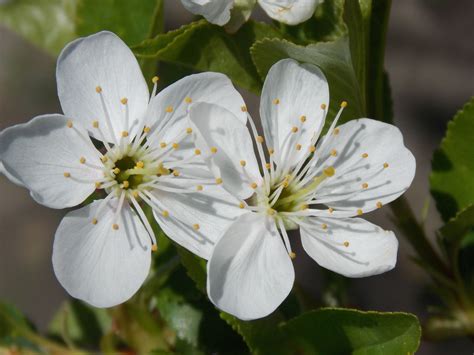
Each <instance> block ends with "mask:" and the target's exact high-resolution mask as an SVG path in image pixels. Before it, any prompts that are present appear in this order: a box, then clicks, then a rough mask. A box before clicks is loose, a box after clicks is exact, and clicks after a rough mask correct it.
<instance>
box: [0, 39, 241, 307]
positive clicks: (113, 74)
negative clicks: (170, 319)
mask: <svg viewBox="0 0 474 355" xmlns="http://www.w3.org/2000/svg"><path fill="white" fill-rule="evenodd" d="M56 74H57V84H58V94H59V99H60V102H61V106H62V109H63V111H64V115H60V114H52V115H44V116H39V117H35V118H34V119H33V120H31V121H30V122H28V123H26V124H20V125H17V126H14V127H10V128H8V129H6V130H5V131H3V132H2V133H1V135H0V156H1V160H2V164H3V165H4V169H5V175H6V176H7V177H10V178H11V179H12V181H14V182H16V183H18V184H21V185H23V186H25V187H26V188H28V189H29V190H30V191H31V195H32V196H33V198H34V199H35V200H36V201H37V202H39V203H40V204H43V205H45V206H48V207H51V208H68V207H73V206H77V205H78V204H80V203H82V202H84V200H85V199H86V198H87V197H88V196H90V195H91V194H92V193H93V192H94V191H96V190H97V191H98V193H99V194H101V195H103V196H105V198H104V199H102V200H96V201H94V202H92V203H91V204H88V205H87V206H85V207H82V208H80V209H78V210H76V211H73V212H70V213H68V214H67V215H66V216H65V217H64V219H63V220H62V222H61V224H60V226H59V228H58V230H57V232H56V235H55V240H54V247H53V266H54V271H55V273H56V276H57V278H58V280H59V281H60V283H61V284H62V285H63V286H64V288H65V289H66V290H67V291H68V292H69V293H70V294H71V295H72V296H74V297H76V298H79V299H82V300H84V301H87V302H89V303H90V304H92V305H95V306H98V307H109V306H113V305H116V304H119V303H121V302H124V301H126V300H127V299H128V298H130V297H131V296H132V295H133V294H134V293H135V292H136V291H137V289H138V288H139V287H140V285H141V284H142V283H143V281H144V280H145V278H146V277H147V275H148V272H149V266H150V261H151V253H150V251H153V250H156V241H155V237H154V234H153V230H152V228H151V226H150V224H149V222H148V221H147V218H146V216H145V215H144V211H143V209H142V207H141V205H142V204H148V205H150V206H151V207H152V209H153V211H154V215H155V218H156V220H157V221H158V223H159V225H160V226H161V228H162V229H163V231H164V232H165V233H166V234H167V235H168V236H169V237H170V238H172V239H173V240H174V241H176V242H177V243H179V244H181V245H182V246H184V247H186V248H187V249H189V250H190V251H192V252H194V253H196V254H197V255H199V256H201V257H203V258H208V257H209V256H210V254H211V250H212V247H213V245H214V243H215V241H216V239H217V237H218V236H219V235H220V234H221V233H222V231H223V230H224V228H225V226H226V223H228V222H229V221H230V220H232V218H234V217H236V216H238V215H239V214H241V213H242V210H241V209H240V208H239V206H238V204H239V202H238V200H236V199H235V198H233V197H232V196H231V195H230V194H229V193H228V192H226V191H225V190H224V189H223V188H222V187H220V186H218V185H217V184H216V182H215V179H214V177H213V176H212V174H210V173H209V172H208V170H207V167H206V166H205V164H204V163H203V161H202V158H201V156H200V152H199V150H197V149H195V147H194V146H193V144H192V138H191V132H192V130H191V128H190V127H189V123H188V117H187V111H188V108H189V105H190V104H191V103H192V102H207V103H215V104H217V105H223V106H225V107H226V108H229V109H230V110H231V111H233V113H234V114H235V115H237V116H238V117H239V118H238V119H239V120H241V122H245V120H246V116H245V113H244V112H242V111H241V106H242V105H243V101H242V100H237V101H236V100H235V97H236V96H238V93H237V92H236V91H235V89H234V87H233V86H232V83H231V82H230V80H229V79H228V78H227V77H225V76H224V75H222V74H217V73H203V74H197V75H192V76H188V77H186V78H184V79H182V80H180V81H178V82H176V83H175V84H173V85H171V86H169V87H168V88H166V89H165V90H163V91H162V92H160V93H159V94H158V95H156V89H157V85H156V82H157V80H158V78H154V82H155V85H154V88H153V92H152V94H151V97H150V95H149V91H148V87H147V84H146V82H145V80H144V78H143V75H142V73H141V71H140V68H139V66H138V63H137V61H136V59H135V57H134V56H133V54H132V52H131V51H130V50H129V48H128V47H127V46H126V45H125V44H124V43H123V42H122V41H121V40H120V39H119V38H118V37H117V36H116V35H114V34H113V33H110V32H101V33H98V34H95V35H92V36H90V37H87V38H82V39H78V40H76V41H74V42H72V43H71V44H69V45H68V46H67V47H66V48H65V49H64V50H63V52H62V53H61V55H60V57H59V59H58V65H57V73H56ZM89 136H91V137H93V138H94V140H91V139H90V138H89ZM97 142H100V143H101V144H100V145H101V146H102V145H103V148H102V149H98V148H96V146H97Z"/></svg>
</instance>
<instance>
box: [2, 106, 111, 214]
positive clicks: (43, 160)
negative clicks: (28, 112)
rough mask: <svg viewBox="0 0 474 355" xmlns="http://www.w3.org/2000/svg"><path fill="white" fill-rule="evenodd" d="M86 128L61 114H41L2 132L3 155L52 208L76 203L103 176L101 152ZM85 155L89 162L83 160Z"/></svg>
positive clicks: (7, 165) (11, 172) (37, 197)
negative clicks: (69, 120)
mask: <svg viewBox="0 0 474 355" xmlns="http://www.w3.org/2000/svg"><path fill="white" fill-rule="evenodd" d="M85 139H87V140H89V138H88V137H87V134H86V132H85V131H81V129H80V128H78V127H72V128H69V127H68V120H67V119H66V118H65V117H64V116H61V115H45V116H38V117H35V118H34V119H32V120H31V121H30V122H28V123H25V124H19V125H16V126H13V127H10V128H7V129H5V130H4V131H3V132H2V133H1V135H0V156H1V157H2V162H3V164H4V166H5V169H6V171H8V173H9V175H11V176H12V177H13V178H14V179H16V180H18V181H20V182H21V183H22V184H23V185H24V186H25V187H26V188H28V189H29V190H30V191H31V192H32V196H33V198H34V199H35V200H36V201H37V202H38V203H41V204H42V205H45V206H48V207H51V208H66V207H72V206H76V205H78V204H79V203H81V202H82V201H84V200H85V199H86V198H87V197H88V196H89V195H90V194H91V193H92V192H94V190H95V181H98V180H100V179H102V178H103V172H102V170H101V169H100V166H101V165H102V162H101V161H100V159H99V156H100V155H99V152H98V151H97V150H96V149H95V148H94V147H93V145H92V142H90V141H89V144H88V143H87V142H86V140H85ZM81 158H84V159H85V163H84V164H83V163H81Z"/></svg>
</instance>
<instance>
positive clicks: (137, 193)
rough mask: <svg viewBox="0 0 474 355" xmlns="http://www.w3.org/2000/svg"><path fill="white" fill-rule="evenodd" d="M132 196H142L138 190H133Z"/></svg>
mask: <svg viewBox="0 0 474 355" xmlns="http://www.w3.org/2000/svg"><path fill="white" fill-rule="evenodd" d="M132 196H133V197H135V198H138V196H140V193H139V192H138V191H137V190H133V192H132Z"/></svg>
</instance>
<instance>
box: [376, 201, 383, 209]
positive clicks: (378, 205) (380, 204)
mask: <svg viewBox="0 0 474 355" xmlns="http://www.w3.org/2000/svg"><path fill="white" fill-rule="evenodd" d="M375 205H376V206H377V208H382V206H383V205H382V202H380V201H378V202H377V203H376V204H375Z"/></svg>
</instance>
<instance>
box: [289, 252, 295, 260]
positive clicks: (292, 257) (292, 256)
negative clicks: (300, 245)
mask: <svg viewBox="0 0 474 355" xmlns="http://www.w3.org/2000/svg"><path fill="white" fill-rule="evenodd" d="M288 255H289V256H290V258H291V260H295V259H296V254H295V253H293V252H291V253H288Z"/></svg>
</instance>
